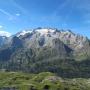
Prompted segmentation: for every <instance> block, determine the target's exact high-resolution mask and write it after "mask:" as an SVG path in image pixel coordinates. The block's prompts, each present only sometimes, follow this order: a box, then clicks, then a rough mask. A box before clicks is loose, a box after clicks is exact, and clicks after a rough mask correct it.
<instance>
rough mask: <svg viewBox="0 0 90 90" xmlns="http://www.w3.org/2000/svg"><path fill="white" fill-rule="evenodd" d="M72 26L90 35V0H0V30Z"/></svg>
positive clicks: (71, 27) (14, 30)
mask: <svg viewBox="0 0 90 90" xmlns="http://www.w3.org/2000/svg"><path fill="white" fill-rule="evenodd" d="M37 27H52V28H59V29H71V30H72V31H74V32H75V33H80V34H82V35H85V36H88V37H89V38H90V0H0V30H5V31H8V32H11V33H12V34H14V33H16V32H18V31H21V30H23V29H28V28H37Z"/></svg>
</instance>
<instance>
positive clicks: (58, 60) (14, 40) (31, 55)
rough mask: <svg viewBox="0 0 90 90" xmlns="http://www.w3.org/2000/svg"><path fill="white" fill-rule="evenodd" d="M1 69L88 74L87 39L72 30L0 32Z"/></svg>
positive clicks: (77, 74)
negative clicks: (11, 33)
mask: <svg viewBox="0 0 90 90" xmlns="http://www.w3.org/2000/svg"><path fill="white" fill-rule="evenodd" d="M0 69H1V70H2V69H5V70H7V71H23V72H32V73H40V72H47V71H49V72H53V73H56V74H57V75H60V76H61V77H70V78H71V77H90V40H89V39H88V38H87V37H84V36H82V35H79V34H75V33H73V32H72V31H71V30H58V29H56V28H36V29H32V30H23V31H21V32H18V33H16V34H15V35H10V34H7V35H5V34H3V33H0Z"/></svg>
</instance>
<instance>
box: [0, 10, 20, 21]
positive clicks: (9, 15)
mask: <svg viewBox="0 0 90 90" xmlns="http://www.w3.org/2000/svg"><path fill="white" fill-rule="evenodd" d="M0 12H1V13H3V14H4V15H6V16H7V18H8V20H10V21H15V20H17V17H19V16H20V15H21V14H20V13H16V14H14V15H13V14H11V13H9V12H7V11H5V10H3V9H0Z"/></svg>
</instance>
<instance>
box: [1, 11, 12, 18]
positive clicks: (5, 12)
mask: <svg viewBox="0 0 90 90" xmlns="http://www.w3.org/2000/svg"><path fill="white" fill-rule="evenodd" d="M0 12H1V13H3V14H5V15H6V16H8V17H11V16H12V15H11V14H10V13H9V12H7V11H5V10H3V9H0Z"/></svg>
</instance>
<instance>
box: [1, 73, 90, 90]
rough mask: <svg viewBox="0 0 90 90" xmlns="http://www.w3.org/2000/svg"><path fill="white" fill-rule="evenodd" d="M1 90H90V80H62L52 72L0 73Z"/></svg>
mask: <svg viewBox="0 0 90 90" xmlns="http://www.w3.org/2000/svg"><path fill="white" fill-rule="evenodd" d="M0 90H90V79H83V78H73V79H67V78H60V77H58V76H57V75H55V74H53V73H50V72H42V73H39V74H29V73H22V72H2V71H1V72H0Z"/></svg>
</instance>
